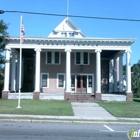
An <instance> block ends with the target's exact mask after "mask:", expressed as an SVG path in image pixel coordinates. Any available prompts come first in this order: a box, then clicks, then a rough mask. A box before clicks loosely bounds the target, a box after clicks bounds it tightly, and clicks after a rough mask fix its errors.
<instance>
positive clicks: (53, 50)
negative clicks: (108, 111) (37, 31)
mask: <svg viewBox="0 0 140 140" xmlns="http://www.w3.org/2000/svg"><path fill="white" fill-rule="evenodd" d="M19 42H20V38H19V37H10V40H9V44H8V45H7V46H6V59H7V60H10V58H11V61H9V62H8V63H6V64H5V79H4V89H3V91H2V98H3V99H14V98H15V97H17V95H18V91H19V81H20V80H21V94H22V93H24V98H28V97H29V96H31V97H29V98H31V99H45V98H43V96H47V95H50V94H51V95H56V96H57V95H60V94H61V95H62V96H63V97H64V99H65V100H69V101H72V100H83V99H84V98H86V99H87V100H92V99H96V100H101V99H102V98H103V94H104V95H105V94H106V95H107V94H116V93H117V94H119V95H121V94H125V96H126V100H127V101H131V100H132V98H133V94H132V91H131V66H130V54H131V45H132V43H134V42H135V40H134V39H116V38H115V39H114V38H89V37H86V36H85V35H84V34H83V33H82V32H81V30H79V29H78V28H77V27H76V25H75V24H74V23H73V22H72V21H71V20H70V19H69V18H65V19H64V20H63V21H62V22H61V23H60V24H59V25H58V26H57V27H56V28H55V29H54V30H53V31H52V32H51V33H50V34H49V36H48V37H46V38H35V37H26V38H24V42H23V44H22V45H20V44H19ZM21 50H22V63H21V67H22V71H21V73H22V75H21V78H19V66H20V61H19V58H20V51H21ZM124 53H126V91H124V90H123V64H122V57H123V54H124Z"/></svg>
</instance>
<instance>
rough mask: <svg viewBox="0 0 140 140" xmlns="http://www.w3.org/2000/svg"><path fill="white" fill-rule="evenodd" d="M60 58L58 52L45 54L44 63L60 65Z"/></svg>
mask: <svg viewBox="0 0 140 140" xmlns="http://www.w3.org/2000/svg"><path fill="white" fill-rule="evenodd" d="M60 60H61V56H60V52H47V53H46V63H47V64H60Z"/></svg>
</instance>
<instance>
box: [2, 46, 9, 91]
mask: <svg viewBox="0 0 140 140" xmlns="http://www.w3.org/2000/svg"><path fill="white" fill-rule="evenodd" d="M6 61H7V62H6V63H5V74H4V90H3V91H9V74H10V49H9V48H6Z"/></svg>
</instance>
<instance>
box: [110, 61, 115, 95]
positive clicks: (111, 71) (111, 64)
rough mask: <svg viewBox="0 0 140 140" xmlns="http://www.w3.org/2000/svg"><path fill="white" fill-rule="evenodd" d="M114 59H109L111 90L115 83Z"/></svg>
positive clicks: (111, 90)
mask: <svg viewBox="0 0 140 140" xmlns="http://www.w3.org/2000/svg"><path fill="white" fill-rule="evenodd" d="M113 63H114V61H113V59H111V60H110V61H109V92H110V93H111V92H113V83H114V79H113V65H114V64H113Z"/></svg>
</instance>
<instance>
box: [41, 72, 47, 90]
mask: <svg viewBox="0 0 140 140" xmlns="http://www.w3.org/2000/svg"><path fill="white" fill-rule="evenodd" d="M47 79H48V76H47V75H46V74H43V75H42V87H47Z"/></svg>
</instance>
